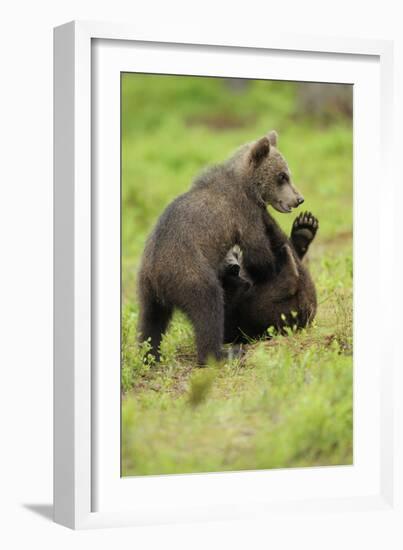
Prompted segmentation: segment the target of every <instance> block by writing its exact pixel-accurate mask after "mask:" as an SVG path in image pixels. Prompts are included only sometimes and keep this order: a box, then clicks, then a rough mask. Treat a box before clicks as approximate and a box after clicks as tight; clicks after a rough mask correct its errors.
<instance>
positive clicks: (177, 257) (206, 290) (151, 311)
mask: <svg viewBox="0 0 403 550" xmlns="http://www.w3.org/2000/svg"><path fill="white" fill-rule="evenodd" d="M276 140H277V135H276V134H273V133H270V134H269V135H268V136H265V137H263V138H261V139H260V140H258V141H257V142H254V143H251V144H247V145H245V146H243V147H242V148H241V149H239V150H238V151H237V153H236V154H235V155H234V156H233V157H232V158H231V159H230V160H229V161H227V162H225V163H223V164H221V165H218V166H215V167H213V168H210V169H209V170H207V171H206V172H204V173H203V174H202V175H201V176H200V177H199V178H197V179H196V181H195V182H194V184H193V186H192V188H191V189H190V190H189V191H188V192H187V193H185V194H183V195H181V196H179V197H178V198H177V199H175V200H174V201H173V202H172V203H171V204H170V205H169V206H168V207H167V208H166V210H165V211H164V212H163V214H162V216H161V217H160V219H159V220H158V222H157V224H156V226H155V228H154V230H153V231H152V233H151V235H150V236H149V238H148V240H147V243H146V246H145V250H144V254H143V259H142V265H141V268H140V272H139V298H140V322H139V331H140V338H141V339H142V340H150V343H151V348H152V352H153V353H154V354H155V355H156V356H157V357H158V353H159V351H158V350H159V345H160V342H161V336H162V334H163V333H164V332H165V330H166V328H167V326H168V323H169V320H170V318H171V315H172V311H173V309H174V308H179V309H180V310H182V311H183V312H184V313H185V314H186V315H187V316H188V317H189V319H190V320H191V322H192V323H193V326H194V329H195V333H196V344H197V351H198V361H199V363H200V364H204V363H205V362H206V361H207V359H208V357H210V356H212V357H215V358H220V356H221V346H222V343H223V340H224V295H223V289H222V284H221V280H220V269H221V267H222V264H223V260H224V258H225V256H226V254H227V252H228V250H230V249H231V248H232V247H233V246H234V245H239V246H240V248H241V249H242V251H243V264H244V266H245V269H246V270H247V271H248V273H249V274H250V275H251V276H252V277H253V279H254V281H265V280H268V279H269V278H270V277H271V276H273V275H274V274H275V270H276V261H275V254H276V253H277V249H278V247H280V246H282V244H284V243H278V242H277V241H276V238H277V237H276V234H275V233H273V235H272V236H268V232H267V229H268V225H267V224H268V221H269V223H270V220H269V218H268V214H267V211H266V205H267V204H272V205H273V206H274V207H275V208H278V209H281V211H288V209H290V208H291V207H292V206H297V205H298V204H299V203H300V202H302V200H303V199H302V197H301V196H300V195H299V194H298V192H297V191H296V189H295V188H294V187H293V185H292V184H291V181H290V174H289V170H288V166H287V163H286V162H285V160H284V158H283V156H282V155H281V154H280V152H279V151H278V150H277V149H276V147H275V144H276Z"/></svg>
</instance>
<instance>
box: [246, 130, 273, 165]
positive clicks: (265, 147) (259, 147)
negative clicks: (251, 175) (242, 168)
mask: <svg viewBox="0 0 403 550" xmlns="http://www.w3.org/2000/svg"><path fill="white" fill-rule="evenodd" d="M269 151H270V141H269V138H268V137H266V136H265V137H262V138H261V139H259V140H258V141H257V142H256V143H255V144H254V145H253V146H252V150H251V153H250V158H251V161H252V162H253V164H254V165H255V166H258V165H259V164H260V163H261V162H262V160H263V159H264V158H266V157H267V155H268V154H269Z"/></svg>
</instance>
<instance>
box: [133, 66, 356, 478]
mask: <svg viewBox="0 0 403 550" xmlns="http://www.w3.org/2000/svg"><path fill="white" fill-rule="evenodd" d="M296 93H297V92H296V87H295V85H294V84H293V83H282V82H253V83H251V84H250V85H249V87H248V88H247V89H246V90H243V91H242V92H235V91H232V90H230V89H229V88H228V84H227V83H226V82H225V81H222V80H220V79H208V78H201V79H200V78H190V77H186V78H183V77H182V78H181V77H166V76H141V75H125V76H124V77H123V81H122V98H123V103H122V109H123V112H122V138H123V139H122V144H123V145H122V155H123V156H122V200H123V215H122V278H123V285H122V291H123V296H122V391H123V399H122V472H123V475H144V474H167V473H185V472H206V471H223V470H238V469H258V468H279V467H297V466H315V465H333V464H349V463H351V462H352V125H351V120H350V119H348V118H345V117H344V116H342V115H338V116H332V117H331V118H330V120H329V119H326V120H325V121H324V119H321V118H318V117H315V118H312V117H308V116H305V114H304V113H300V112H298V108H297V101H296ZM270 129H276V130H277V131H278V133H279V148H280V150H281V151H282V152H283V153H284V155H285V156H286V158H287V160H288V162H289V165H290V168H291V170H292V174H293V178H294V182H295V184H296V185H297V187H298V188H299V190H300V191H301V192H302V193H303V195H304V196H305V199H306V201H305V204H304V209H305V207H306V209H309V210H311V211H312V212H313V213H314V214H315V215H316V216H317V217H318V218H319V222H320V228H319V233H318V236H317V238H316V240H315V242H314V243H313V245H312V247H311V251H310V257H309V267H310V270H311V273H312V275H313V278H314V281H315V283H316V285H317V290H318V300H319V308H318V314H317V318H316V321H315V324H314V326H312V327H310V328H309V329H307V330H305V331H302V332H300V333H296V334H290V336H288V337H283V336H276V337H274V338H273V339H272V340H267V339H266V340H265V339H263V340H262V341H259V342H251V344H250V345H249V346H247V353H246V355H245V356H244V357H243V358H242V360H240V361H235V360H234V361H231V362H227V363H226V364H223V365H211V366H210V367H209V368H207V369H198V368H196V367H195V347H194V338H193V330H192V327H191V325H190V324H189V323H188V321H187V320H186V318H185V317H184V316H183V315H181V314H180V313H176V314H175V316H174V320H173V322H172V324H171V326H170V329H169V331H168V333H167V334H166V336H165V338H164V340H163V342H162V346H161V350H162V354H163V360H162V361H161V363H159V364H157V365H156V364H154V363H153V361H152V360H150V361H149V362H144V361H143V359H142V357H143V355H144V351H146V350H147V344H144V345H143V346H142V347H143V348H144V349H139V347H138V345H137V344H136V324H137V316H138V304H137V299H136V273H137V269H138V265H139V261H140V257H141V253H142V250H143V247H144V242H145V239H146V237H147V235H148V233H149V231H150V230H151V228H152V226H153V224H154V223H155V221H156V220H157V218H158V216H159V215H160V214H161V212H162V211H163V209H164V208H165V206H166V205H167V204H168V203H169V202H170V201H171V200H172V199H173V198H174V197H176V196H177V195H178V194H180V193H182V192H184V191H185V190H187V189H188V188H189V186H190V183H191V180H192V179H193V178H194V177H195V175H197V173H198V172H199V171H200V170H201V169H202V168H203V167H205V166H206V165H208V164H212V163H214V162H219V161H221V160H223V159H225V158H226V157H228V156H229V155H230V154H231V153H232V151H233V150H234V149H235V148H236V147H238V146H239V145H240V144H242V143H244V142H246V141H250V140H253V139H256V138H257V137H259V136H260V135H263V134H264V133H266V132H267V131H268V130H270ZM276 218H277V219H278V221H279V222H280V223H281V225H282V226H283V228H284V229H285V230H287V231H288V230H289V228H290V226H291V224H292V221H293V219H294V215H281V214H278V215H277V214H276Z"/></svg>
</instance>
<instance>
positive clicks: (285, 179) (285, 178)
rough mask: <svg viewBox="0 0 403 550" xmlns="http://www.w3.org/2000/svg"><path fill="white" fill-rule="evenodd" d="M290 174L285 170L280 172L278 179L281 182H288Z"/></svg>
mask: <svg viewBox="0 0 403 550" xmlns="http://www.w3.org/2000/svg"><path fill="white" fill-rule="evenodd" d="M288 179H289V178H288V174H286V173H285V172H280V173H279V174H278V176H277V181H278V182H279V183H286V182H288Z"/></svg>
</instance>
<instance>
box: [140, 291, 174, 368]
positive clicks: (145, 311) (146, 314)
mask: <svg viewBox="0 0 403 550" xmlns="http://www.w3.org/2000/svg"><path fill="white" fill-rule="evenodd" d="M141 305H142V307H141V308H140V318H139V336H140V342H145V341H148V342H149V343H150V345H151V348H150V353H152V355H154V357H155V359H156V361H159V360H160V344H161V340H162V335H163V334H164V332H165V331H166V329H167V327H168V323H169V321H170V319H171V316H172V308H171V307H169V306H166V305H163V304H161V303H160V302H158V300H157V299H156V298H155V297H154V296H153V295H152V293H150V292H142V295H141Z"/></svg>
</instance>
